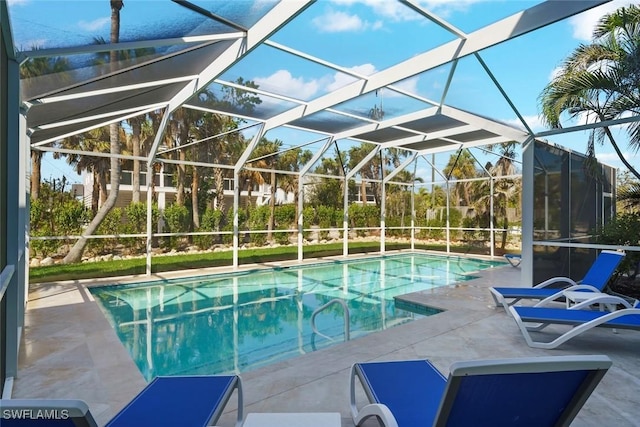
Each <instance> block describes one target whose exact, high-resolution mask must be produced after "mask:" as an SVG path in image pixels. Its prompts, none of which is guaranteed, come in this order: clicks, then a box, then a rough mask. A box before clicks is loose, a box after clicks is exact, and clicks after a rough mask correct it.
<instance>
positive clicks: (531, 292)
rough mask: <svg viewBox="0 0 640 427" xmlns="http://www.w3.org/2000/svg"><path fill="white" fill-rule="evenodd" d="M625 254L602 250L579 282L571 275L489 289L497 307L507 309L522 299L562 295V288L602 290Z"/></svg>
mask: <svg viewBox="0 0 640 427" xmlns="http://www.w3.org/2000/svg"><path fill="white" fill-rule="evenodd" d="M624 256H625V254H624V252H616V251H608V250H604V251H602V252H600V254H599V255H598V257H597V258H596V260H595V261H594V262H593V264H591V267H590V268H589V271H587V274H585V276H584V278H583V279H582V280H580V281H579V282H576V281H574V280H572V279H570V278H569V277H552V278H551V279H548V280H545V281H544V282H542V283H540V284H538V285H536V286H534V287H531V288H527V287H491V288H489V291H490V292H491V296H492V297H493V300H494V302H495V305H496V307H498V306H499V305H503V306H504V307H505V309H507V308H508V307H509V306H510V305H513V304H515V303H517V302H518V301H520V300H522V299H534V300H542V299H545V298H548V297H551V296H554V297H556V296H561V294H559V292H560V291H561V290H575V291H577V290H580V291H585V292H589V291H590V292H602V291H603V290H604V288H605V286H607V282H609V279H610V278H611V276H613V273H614V272H615V271H616V268H617V267H618V265H619V264H620V262H621V261H622V258H624Z"/></svg>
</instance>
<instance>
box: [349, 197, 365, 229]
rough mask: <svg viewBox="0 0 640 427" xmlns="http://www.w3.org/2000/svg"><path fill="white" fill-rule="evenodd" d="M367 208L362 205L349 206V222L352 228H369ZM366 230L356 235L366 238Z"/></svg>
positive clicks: (353, 204)
mask: <svg viewBox="0 0 640 427" xmlns="http://www.w3.org/2000/svg"><path fill="white" fill-rule="evenodd" d="M365 212H366V211H365V207H364V206H362V205H361V204H357V203H352V204H351V205H349V220H350V222H351V227H352V228H363V227H366V226H367V216H366V214H365ZM365 234H366V231H365V230H357V232H356V235H358V236H364V235H365Z"/></svg>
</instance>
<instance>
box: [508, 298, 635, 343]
mask: <svg viewBox="0 0 640 427" xmlns="http://www.w3.org/2000/svg"><path fill="white" fill-rule="evenodd" d="M600 295H603V294H600ZM593 305H600V306H606V307H611V306H622V307H625V308H622V309H619V310H615V311H597V310H591V309H590V307H592V306H593ZM509 311H510V312H511V315H512V316H513V318H514V320H515V321H516V324H517V325H518V327H519V328H520V331H522V335H523V336H524V339H525V341H526V342H527V344H528V345H529V347H534V348H544V349H553V348H556V347H558V346H559V345H561V344H563V343H565V342H567V341H569V340H570V339H571V338H574V337H576V336H578V335H580V334H582V333H584V332H586V331H588V330H590V329H593V328H595V327H603V328H612V329H614V330H615V329H634V330H636V331H640V303H639V302H638V301H636V302H635V304H633V305H631V304H630V303H629V302H627V300H625V299H623V298H619V297H616V296H613V295H607V296H599V297H596V298H593V299H590V300H587V301H584V302H581V303H579V304H576V305H574V306H572V307H571V308H568V309H567V308H556V307H544V306H534V307H525V306H520V307H516V306H511V307H509ZM527 324H529V326H527ZM554 324H555V325H569V326H571V329H569V330H568V331H567V332H565V333H563V334H561V335H560V336H557V337H556V338H555V339H553V340H551V341H547V342H542V341H535V340H534V339H533V338H532V336H531V334H530V332H539V331H541V330H542V329H544V328H546V327H547V326H549V325H554Z"/></svg>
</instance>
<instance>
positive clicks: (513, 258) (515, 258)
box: [504, 254, 522, 267]
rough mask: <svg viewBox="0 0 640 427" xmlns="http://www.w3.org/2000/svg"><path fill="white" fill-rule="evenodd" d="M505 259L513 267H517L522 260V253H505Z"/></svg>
mask: <svg viewBox="0 0 640 427" xmlns="http://www.w3.org/2000/svg"><path fill="white" fill-rule="evenodd" d="M504 259H506V260H507V261H508V262H509V264H511V267H517V266H519V265H520V263H521V262H522V255H520V254H504Z"/></svg>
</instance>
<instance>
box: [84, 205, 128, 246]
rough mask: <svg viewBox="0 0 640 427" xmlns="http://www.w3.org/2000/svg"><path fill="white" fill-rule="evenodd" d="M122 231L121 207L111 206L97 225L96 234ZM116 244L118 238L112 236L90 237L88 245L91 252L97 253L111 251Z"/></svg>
mask: <svg viewBox="0 0 640 427" xmlns="http://www.w3.org/2000/svg"><path fill="white" fill-rule="evenodd" d="M123 232H124V224H123V222H122V209H120V208H113V209H111V210H110V211H109V213H108V214H107V216H105V218H104V220H103V221H102V222H101V223H100V225H99V226H98V229H97V230H96V233H95V234H96V235H105V234H107V235H108V234H122V233H123ZM117 245H118V239H117V238H113V237H108V238H99V239H90V240H89V244H88V245H87V247H89V248H90V249H91V250H92V251H93V252H95V253H97V254H108V253H113V252H114V250H115V249H116V246H117Z"/></svg>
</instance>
